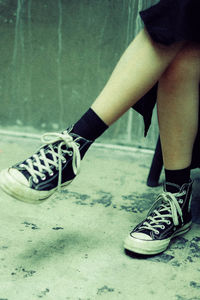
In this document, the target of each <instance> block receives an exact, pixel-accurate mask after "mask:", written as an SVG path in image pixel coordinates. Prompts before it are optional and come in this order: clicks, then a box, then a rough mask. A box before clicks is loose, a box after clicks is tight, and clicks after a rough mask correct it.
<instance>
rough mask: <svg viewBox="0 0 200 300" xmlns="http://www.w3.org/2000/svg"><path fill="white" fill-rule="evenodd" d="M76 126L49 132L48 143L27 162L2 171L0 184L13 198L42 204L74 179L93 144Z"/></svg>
mask: <svg viewBox="0 0 200 300" xmlns="http://www.w3.org/2000/svg"><path fill="white" fill-rule="evenodd" d="M72 128H73V127H71V128H70V129H67V130H66V131H63V132H62V133H46V134H44V135H43V137H42V142H43V143H45V144H44V145H43V146H42V147H40V149H39V150H38V151H37V152H36V153H35V154H33V155H32V156H31V157H29V158H28V159H26V160H25V161H23V162H21V163H18V164H16V165H14V166H12V167H11V168H8V169H5V170H3V171H1V173H0V187H1V188H2V189H3V190H4V191H5V192H6V193H7V194H9V195H11V196H12V197H14V198H16V199H18V200H21V201H24V202H29V203H40V202H42V201H44V200H46V199H47V198H48V197H49V196H51V195H52V194H53V193H54V192H55V191H56V190H57V189H58V188H61V187H63V186H66V185H68V184H70V183H71V182H72V180H73V179H74V178H75V176H76V175H77V174H78V173H79V170H80V160H81V159H82V158H83V156H84V154H85V152H86V151H87V149H88V148H89V146H90V145H91V143H92V141H88V140H86V139H84V138H82V137H80V136H79V135H77V134H74V133H72V132H71V131H72Z"/></svg>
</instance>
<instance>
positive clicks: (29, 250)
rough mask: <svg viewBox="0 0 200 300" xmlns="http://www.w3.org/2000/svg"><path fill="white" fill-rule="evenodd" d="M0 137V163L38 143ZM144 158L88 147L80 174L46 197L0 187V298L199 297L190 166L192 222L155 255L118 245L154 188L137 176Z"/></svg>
mask: <svg viewBox="0 0 200 300" xmlns="http://www.w3.org/2000/svg"><path fill="white" fill-rule="evenodd" d="M0 138H1V142H0V168H1V169H3V168H5V167H7V166H9V165H11V164H13V163H15V162H18V161H20V160H22V159H24V158H26V157H27V156H29V155H30V154H32V152H33V151H34V150H35V149H36V148H37V147H38V145H39V142H38V141H37V140H36V141H34V140H28V139H22V138H11V137H10V138H8V137H5V136H1V137H0ZM151 159H152V154H150V153H141V152H139V151H138V152H134V151H133V153H130V152H126V151H116V150H111V149H110V150H105V149H99V148H96V147H91V149H90V150H89V151H88V153H87V155H86V157H85V159H84V160H83V162H82V165H81V173H80V175H79V176H78V177H77V178H76V179H75V180H74V182H73V183H72V184H71V185H70V186H69V187H68V188H67V189H66V190H63V191H62V192H60V193H58V192H57V193H56V194H55V195H54V196H52V197H51V198H50V199H49V200H47V201H46V202H44V203H42V204H40V205H31V204H25V203H23V202H20V201H17V200H14V199H12V198H11V197H9V196H7V195H5V194H4V193H3V192H1V193H0V222H1V240H0V262H1V264H0V300H37V299H44V300H67V299H69V300H89V299H90V300H93V299H102V300H103V299H105V300H106V299H108V300H112V299H113V300H117V299H125V300H129V299H130V300H132V299H134V300H165V299H166V300H195V299H198V300H199V299H200V201H198V200H199V199H198V198H199V196H198V194H199V192H198V189H200V188H199V177H200V172H199V171H198V170H195V171H194V172H193V175H192V176H193V178H194V180H195V182H194V192H193V204H192V209H193V227H192V230H191V231H190V232H188V233H187V234H185V235H184V236H181V237H179V238H176V239H175V240H173V242H172V243H171V245H170V247H169V248H168V250H167V251H165V252H164V253H162V254H160V255H156V256H152V257H144V256H139V255H134V254H132V255H131V254H130V253H125V252H124V249H123V240H124V238H125V237H126V235H127V234H128V232H129V231H130V229H131V228H132V227H133V226H135V225H136V224H137V223H138V222H139V221H141V220H142V219H143V218H144V217H145V216H146V213H147V211H148V209H149V207H150V206H151V205H152V203H153V202H154V200H155V197H156V195H157V194H158V193H159V192H160V191H161V186H160V187H157V188H149V187H147V186H146V184H145V183H146V177H147V174H148V171H149V165H150V163H151ZM162 178H163V176H162V177H161V179H162Z"/></svg>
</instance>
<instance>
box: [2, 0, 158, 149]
mask: <svg viewBox="0 0 200 300" xmlns="http://www.w3.org/2000/svg"><path fill="white" fill-rule="evenodd" d="M155 2H157V1H156V0H151V1H150V0H101V1H100V0H65V1H64V0H34V1H33V0H27V1H25V0H7V1H6V0H4V1H0V36H1V48H0V49H1V52H0V104H1V110H0V125H1V128H3V129H5V128H6V129H8V130H17V131H26V132H44V131H55V130H56V131H57V130H61V129H63V128H66V127H67V126H68V125H70V124H71V123H74V122H75V121H76V120H77V118H79V117H80V116H81V115H82V113H83V112H85V111H86V110H87V109H88V107H89V106H90V105H91V103H92V102H93V100H94V99H95V97H96V96H97V95H98V93H99V92H100V90H101V89H102V87H103V85H104V84H105V82H106V81H107V79H108V78H109V76H110V74H111V72H112V70H113V68H114V66H115V64H116V62H117V61H118V59H119V57H120V56H121V54H122V53H123V51H124V50H125V48H126V46H127V45H128V44H129V42H130V41H131V40H132V39H133V37H134V36H135V35H136V33H137V32H138V31H139V30H140V28H141V26H142V24H141V21H140V18H139V17H138V11H140V10H142V9H144V8H146V7H147V6H149V5H151V4H152V3H155ZM156 139H157V122H156V121H154V123H153V126H152V128H151V131H150V134H149V137H148V138H147V139H146V140H145V139H144V138H143V122H142V119H141V117H140V116H139V115H137V114H136V113H135V112H133V111H132V110H130V111H129V112H128V113H126V114H125V115H124V116H123V117H122V118H121V119H120V120H119V121H117V122H116V123H115V124H114V125H113V126H112V127H111V128H110V129H109V131H108V132H106V133H105V134H104V135H103V136H102V137H101V138H100V141H103V142H108V141H109V143H110V142H111V143H120V144H126V145H127V144H128V145H136V146H138V145H141V146H143V147H154V146H155V141H156Z"/></svg>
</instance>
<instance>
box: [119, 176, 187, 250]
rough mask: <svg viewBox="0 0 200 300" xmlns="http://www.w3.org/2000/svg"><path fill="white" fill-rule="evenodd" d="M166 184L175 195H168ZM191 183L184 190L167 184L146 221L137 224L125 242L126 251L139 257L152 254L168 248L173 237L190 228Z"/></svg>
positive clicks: (183, 187)
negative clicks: (139, 255) (173, 190)
mask: <svg viewBox="0 0 200 300" xmlns="http://www.w3.org/2000/svg"><path fill="white" fill-rule="evenodd" d="M167 185H173V186H174V187H176V189H177V192H176V193H173V194H172V193H169V192H167V189H166V187H167ZM191 196H192V182H190V183H186V184H184V185H183V186H182V187H179V186H178V185H174V184H171V183H166V184H165V186H164V192H163V193H162V194H160V195H159V196H158V198H157V200H156V202H155V203H154V204H153V206H152V208H151V209H150V211H149V213H148V215H147V218H146V219H145V220H144V221H142V222H141V223H140V224H139V225H137V226H136V227H135V228H134V229H133V230H132V231H131V233H130V235H129V236H128V237H127V238H126V239H125V242H124V248H125V249H127V250H129V251H132V252H135V253H139V254H145V255H153V254H158V253H161V252H163V251H165V250H166V249H167V247H168V246H169V243H170V241H171V239H172V238H174V237H176V236H178V235H181V234H183V233H185V232H187V231H188V230H189V229H190V228H191V224H192V220H191V219H192V217H191V209H190V206H191Z"/></svg>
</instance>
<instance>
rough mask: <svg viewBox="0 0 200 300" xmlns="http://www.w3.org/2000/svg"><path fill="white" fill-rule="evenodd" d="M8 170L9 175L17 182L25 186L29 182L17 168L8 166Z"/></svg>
mask: <svg viewBox="0 0 200 300" xmlns="http://www.w3.org/2000/svg"><path fill="white" fill-rule="evenodd" d="M8 172H9V174H10V176H12V177H13V179H15V180H16V181H18V182H19V183H21V184H23V185H25V186H29V182H28V180H27V179H26V177H25V176H24V175H23V174H22V173H21V172H19V171H18V170H17V169H14V168H10V169H9V170H8Z"/></svg>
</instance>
